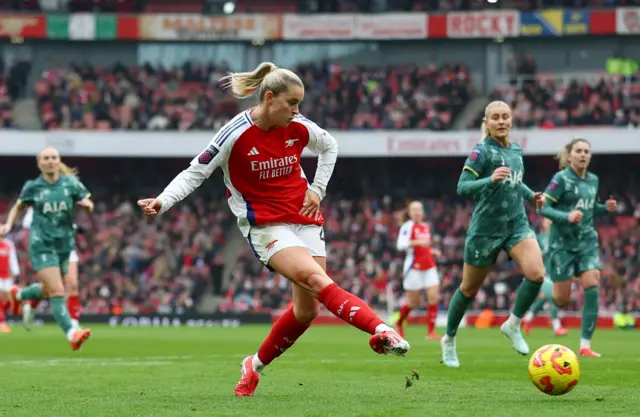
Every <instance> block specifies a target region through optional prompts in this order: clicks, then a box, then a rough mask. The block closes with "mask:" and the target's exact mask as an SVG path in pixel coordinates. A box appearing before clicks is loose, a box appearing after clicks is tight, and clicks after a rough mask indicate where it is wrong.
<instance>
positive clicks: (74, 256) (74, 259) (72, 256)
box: [69, 250, 80, 262]
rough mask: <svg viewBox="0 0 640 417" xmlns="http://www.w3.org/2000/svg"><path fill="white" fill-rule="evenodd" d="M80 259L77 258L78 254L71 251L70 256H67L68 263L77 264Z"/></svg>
mask: <svg viewBox="0 0 640 417" xmlns="http://www.w3.org/2000/svg"><path fill="white" fill-rule="evenodd" d="M79 261H80V258H78V252H76V251H75V250H72V251H71V254H69V262H79Z"/></svg>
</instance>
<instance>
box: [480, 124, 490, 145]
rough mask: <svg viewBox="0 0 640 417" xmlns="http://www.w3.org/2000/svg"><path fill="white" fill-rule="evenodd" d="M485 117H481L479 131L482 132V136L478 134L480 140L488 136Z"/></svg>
mask: <svg viewBox="0 0 640 417" xmlns="http://www.w3.org/2000/svg"><path fill="white" fill-rule="evenodd" d="M485 120H486V119H482V124H481V125H480V131H481V132H482V136H480V142H482V141H483V140H485V139H486V138H487V136H489V128H488V127H487V123H486V122H485Z"/></svg>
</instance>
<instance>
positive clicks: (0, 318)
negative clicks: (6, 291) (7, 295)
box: [0, 300, 9, 324]
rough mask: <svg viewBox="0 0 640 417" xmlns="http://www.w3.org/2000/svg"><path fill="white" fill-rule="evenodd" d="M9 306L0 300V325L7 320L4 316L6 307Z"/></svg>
mask: <svg viewBox="0 0 640 417" xmlns="http://www.w3.org/2000/svg"><path fill="white" fill-rule="evenodd" d="M7 305H9V302H8V301H7V302H5V301H3V300H0V324H3V323H4V322H5V320H6V319H7V316H6V306H7Z"/></svg>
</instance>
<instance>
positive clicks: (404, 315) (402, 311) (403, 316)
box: [398, 304, 411, 324]
mask: <svg viewBox="0 0 640 417" xmlns="http://www.w3.org/2000/svg"><path fill="white" fill-rule="evenodd" d="M409 313H411V307H409V306H408V305H406V304H405V305H403V306H402V307H400V318H399V319H398V323H399V324H402V323H403V322H404V321H405V320H406V319H407V317H408V316H409Z"/></svg>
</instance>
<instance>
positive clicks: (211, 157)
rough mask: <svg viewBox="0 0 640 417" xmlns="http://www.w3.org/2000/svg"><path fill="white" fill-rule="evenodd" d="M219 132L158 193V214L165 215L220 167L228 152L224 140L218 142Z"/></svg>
mask: <svg viewBox="0 0 640 417" xmlns="http://www.w3.org/2000/svg"><path fill="white" fill-rule="evenodd" d="M221 131H222V129H221V130H220V132H221ZM220 132H218V134H216V136H215V137H214V138H213V139H212V140H211V142H209V145H208V146H207V148H206V149H205V150H204V151H202V152H201V153H200V155H198V156H196V157H195V158H193V160H192V161H191V164H190V165H189V167H188V168H187V169H185V170H184V171H182V172H181V173H179V174H178V175H177V176H176V177H175V178H174V179H173V181H171V182H170V183H169V185H167V187H166V188H165V189H164V191H162V193H160V195H159V196H158V197H157V199H158V200H160V201H161V203H162V207H161V208H160V212H159V213H158V214H163V213H166V212H167V211H168V210H169V209H170V208H171V207H173V206H174V205H176V204H177V203H178V202H180V201H182V200H184V199H185V198H187V196H189V194H191V193H192V192H194V191H195V190H196V188H198V187H200V185H202V183H203V182H204V180H206V179H207V178H209V177H210V176H211V174H213V171H215V170H216V169H217V168H218V167H219V166H221V164H222V163H223V161H224V160H225V159H226V158H227V155H226V154H227V153H228V152H227V151H228V150H227V149H226V146H225V145H224V143H225V141H224V140H220V141H218V139H219V138H218V136H219V135H220ZM226 142H227V143H229V142H230V141H226Z"/></svg>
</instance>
